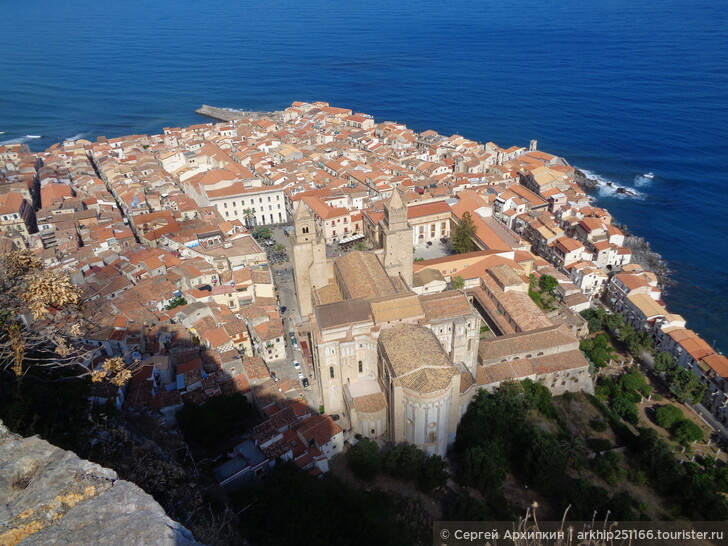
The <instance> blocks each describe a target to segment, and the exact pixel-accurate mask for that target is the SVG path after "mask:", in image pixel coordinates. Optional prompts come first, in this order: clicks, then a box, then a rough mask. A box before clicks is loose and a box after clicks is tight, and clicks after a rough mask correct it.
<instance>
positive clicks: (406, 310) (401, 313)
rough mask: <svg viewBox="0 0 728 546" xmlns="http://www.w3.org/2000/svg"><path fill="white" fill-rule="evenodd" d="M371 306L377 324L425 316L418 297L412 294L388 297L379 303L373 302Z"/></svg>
mask: <svg viewBox="0 0 728 546" xmlns="http://www.w3.org/2000/svg"><path fill="white" fill-rule="evenodd" d="M370 305H371V308H372V315H374V321H375V322H376V323H377V324H381V323H382V322H391V321H394V320H404V319H409V318H420V317H424V316H425V312H424V311H423V310H422V305H420V300H419V298H418V296H417V295H416V294H413V293H411V292H410V293H409V294H402V295H400V296H396V297H386V298H382V299H381V300H378V301H371V302H370Z"/></svg>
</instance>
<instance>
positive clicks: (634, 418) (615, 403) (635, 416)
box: [612, 393, 639, 425]
mask: <svg viewBox="0 0 728 546" xmlns="http://www.w3.org/2000/svg"><path fill="white" fill-rule="evenodd" d="M612 409H613V410H614V411H615V412H616V414H617V415H619V416H620V417H621V418H622V419H624V420H625V421H627V422H628V423H631V424H633V425H636V424H637V423H638V422H639V412H638V411H637V406H635V404H634V402H632V401H631V400H630V399H629V398H627V396H625V394H624V393H619V394H617V395H615V396H614V397H613V398H612Z"/></svg>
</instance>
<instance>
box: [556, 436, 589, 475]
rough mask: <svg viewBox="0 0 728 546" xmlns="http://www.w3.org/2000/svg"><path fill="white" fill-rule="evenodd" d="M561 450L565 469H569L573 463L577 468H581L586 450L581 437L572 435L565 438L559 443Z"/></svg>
mask: <svg viewBox="0 0 728 546" xmlns="http://www.w3.org/2000/svg"><path fill="white" fill-rule="evenodd" d="M559 450H560V451H561V454H562V455H563V457H564V467H565V468H569V464H570V463H572V462H574V463H576V464H575V465H574V466H575V467H576V468H579V467H581V465H582V463H583V460H584V454H585V453H586V449H585V447H584V441H583V440H582V439H581V438H580V437H579V436H576V435H575V434H570V435H569V436H566V437H564V438H563V439H562V440H561V441H560V442H559Z"/></svg>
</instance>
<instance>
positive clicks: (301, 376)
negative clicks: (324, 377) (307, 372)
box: [298, 372, 306, 379]
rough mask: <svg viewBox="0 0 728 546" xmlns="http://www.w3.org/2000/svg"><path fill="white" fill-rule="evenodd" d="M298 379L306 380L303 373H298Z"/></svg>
mask: <svg viewBox="0 0 728 546" xmlns="http://www.w3.org/2000/svg"><path fill="white" fill-rule="evenodd" d="M298 379H306V378H305V377H303V372H298Z"/></svg>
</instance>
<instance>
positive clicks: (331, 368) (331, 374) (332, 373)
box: [329, 366, 334, 379]
mask: <svg viewBox="0 0 728 546" xmlns="http://www.w3.org/2000/svg"><path fill="white" fill-rule="evenodd" d="M329 375H330V376H331V379H333V378H334V367H333V366H331V367H330V368H329Z"/></svg>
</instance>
